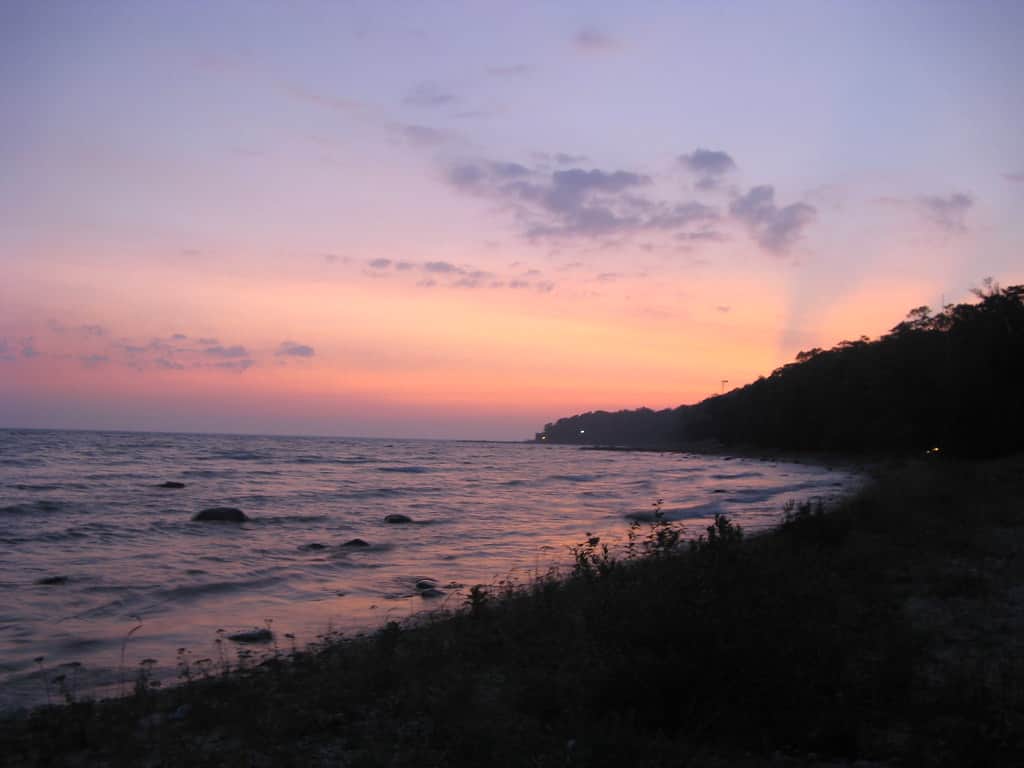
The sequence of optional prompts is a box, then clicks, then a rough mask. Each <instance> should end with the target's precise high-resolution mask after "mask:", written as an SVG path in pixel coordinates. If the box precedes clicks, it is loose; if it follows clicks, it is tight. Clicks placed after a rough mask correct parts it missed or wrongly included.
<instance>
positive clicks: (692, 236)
mask: <svg viewBox="0 0 1024 768" xmlns="http://www.w3.org/2000/svg"><path fill="white" fill-rule="evenodd" d="M676 239H678V240H684V241H687V242H706V243H723V242H725V240H726V239H727V238H726V236H725V235H724V234H722V233H721V232H719V231H718V230H715V229H702V230H698V231H697V232H677V233H676Z"/></svg>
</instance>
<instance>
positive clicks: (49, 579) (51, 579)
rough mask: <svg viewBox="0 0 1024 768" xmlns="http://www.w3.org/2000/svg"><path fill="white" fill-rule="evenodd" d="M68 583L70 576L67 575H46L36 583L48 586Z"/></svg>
mask: <svg viewBox="0 0 1024 768" xmlns="http://www.w3.org/2000/svg"><path fill="white" fill-rule="evenodd" d="M67 583H68V577H67V576H46V577H44V578H42V579H39V580H38V581H37V582H36V584H41V585H43V586H46V587H52V586H55V585H57V584H67Z"/></svg>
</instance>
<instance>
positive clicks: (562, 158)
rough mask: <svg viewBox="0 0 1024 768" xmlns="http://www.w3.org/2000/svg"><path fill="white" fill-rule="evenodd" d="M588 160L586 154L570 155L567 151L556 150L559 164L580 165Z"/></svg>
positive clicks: (556, 158)
mask: <svg viewBox="0 0 1024 768" xmlns="http://www.w3.org/2000/svg"><path fill="white" fill-rule="evenodd" d="M586 161H587V156H586V155H570V154H568V153H567V152H556V153H555V162H556V163H558V164H559V165H579V164H580V163H585V162H586Z"/></svg>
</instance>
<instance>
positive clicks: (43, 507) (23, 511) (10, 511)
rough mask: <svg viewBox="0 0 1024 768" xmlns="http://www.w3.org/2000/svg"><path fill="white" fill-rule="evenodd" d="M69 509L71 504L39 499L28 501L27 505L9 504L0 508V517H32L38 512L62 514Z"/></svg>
mask: <svg viewBox="0 0 1024 768" xmlns="http://www.w3.org/2000/svg"><path fill="white" fill-rule="evenodd" d="M71 507H72V504H71V502H67V501H53V500H50V499H40V500H39V501H30V502H28V503H27V504H9V505H7V506H6V507H0V515H33V514H38V513H40V512H45V513H53V512H63V511H65V510H68V509H71Z"/></svg>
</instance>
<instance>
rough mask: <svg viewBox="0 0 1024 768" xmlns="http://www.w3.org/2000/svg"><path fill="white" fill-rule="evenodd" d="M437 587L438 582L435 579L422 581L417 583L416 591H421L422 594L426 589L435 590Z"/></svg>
mask: <svg viewBox="0 0 1024 768" xmlns="http://www.w3.org/2000/svg"><path fill="white" fill-rule="evenodd" d="M435 587H437V582H436V581H434V580H433V579H420V580H419V581H417V582H416V589H418V590H420V591H421V592H422V591H423V590H424V589H434V588H435Z"/></svg>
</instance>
